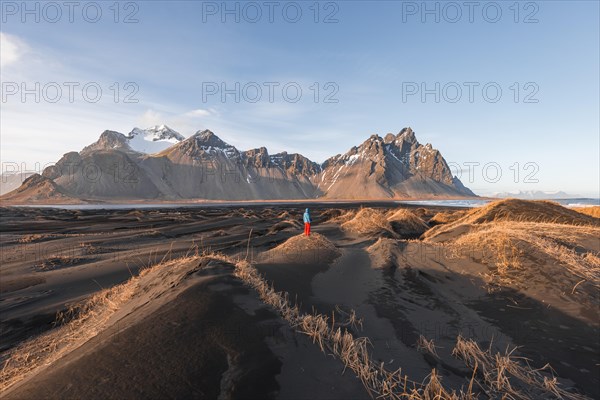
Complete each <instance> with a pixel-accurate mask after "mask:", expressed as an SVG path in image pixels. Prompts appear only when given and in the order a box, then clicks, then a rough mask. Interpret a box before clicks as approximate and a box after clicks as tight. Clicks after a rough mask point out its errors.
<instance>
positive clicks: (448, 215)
mask: <svg viewBox="0 0 600 400" xmlns="http://www.w3.org/2000/svg"><path fill="white" fill-rule="evenodd" d="M463 215H465V212H464V211H442V212H439V213H436V214H434V216H433V217H431V218H430V219H429V223H430V224H431V225H443V224H448V223H450V222H454V221H456V220H457V219H459V218H460V217H462V216H463Z"/></svg>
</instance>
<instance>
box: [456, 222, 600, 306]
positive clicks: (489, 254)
mask: <svg viewBox="0 0 600 400" xmlns="http://www.w3.org/2000/svg"><path fill="white" fill-rule="evenodd" d="M598 237H600V228H597V227H592V226H565V225H562V224H541V223H520V224H511V223H507V222H504V223H495V224H484V225H482V226H480V227H478V228H476V229H474V230H471V231H469V233H466V234H463V235H461V236H458V237H457V238H456V239H454V240H453V241H451V242H449V243H447V244H446V245H447V246H449V247H450V249H451V250H452V252H453V254H454V255H455V256H459V255H462V256H470V257H471V258H474V259H477V260H479V261H481V262H483V263H485V264H487V265H489V266H491V267H493V268H494V270H493V271H492V272H491V273H490V274H488V275H487V276H486V280H488V283H489V282H495V281H499V283H502V284H507V283H513V282H512V281H511V279H510V275H511V273H512V272H518V271H517V270H522V269H523V268H524V267H525V265H526V263H527V262H529V264H527V265H528V266H530V265H531V261H527V260H526V258H525V257H524V256H525V254H527V255H528V256H529V257H533V256H538V257H542V258H543V259H544V260H546V262H547V263H549V264H550V265H558V266H563V267H565V269H563V270H562V272H567V273H568V274H569V275H568V276H570V281H571V284H573V285H575V283H577V282H579V283H577V286H579V285H580V284H582V283H584V282H585V283H586V286H588V287H589V288H591V290H588V291H587V292H586V293H587V295H588V296H590V297H591V298H593V297H594V296H595V295H594V291H597V290H600V258H599V257H598V255H597V253H596V252H595V250H594V249H587V251H582V250H581V244H582V243H585V242H589V243H591V244H593V243H597V238H598ZM575 248H577V249H578V250H577V251H576V250H575ZM534 265H535V264H534ZM512 276H513V278H515V279H517V278H519V276H520V274H519V273H515V274H512ZM567 282H568V281H567ZM580 289H581V287H580ZM572 292H573V293H575V292H576V287H574V288H573V290H572Z"/></svg>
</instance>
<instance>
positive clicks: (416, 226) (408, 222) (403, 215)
mask: <svg viewBox="0 0 600 400" xmlns="http://www.w3.org/2000/svg"><path fill="white" fill-rule="evenodd" d="M387 220H388V221H389V222H390V223H391V224H392V228H393V230H394V231H395V232H396V233H400V234H405V235H416V236H420V235H421V234H423V233H424V232H425V231H426V230H428V229H429V225H427V224H426V223H425V221H423V219H421V218H420V217H419V216H417V215H416V214H415V213H414V212H413V211H411V210H408V209H406V208H400V209H398V210H392V211H390V212H389V213H388V215H387Z"/></svg>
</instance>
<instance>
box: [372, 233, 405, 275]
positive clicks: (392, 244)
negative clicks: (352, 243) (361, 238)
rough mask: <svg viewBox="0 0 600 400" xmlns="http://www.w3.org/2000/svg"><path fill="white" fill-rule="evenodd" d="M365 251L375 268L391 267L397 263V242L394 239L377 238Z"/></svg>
mask: <svg viewBox="0 0 600 400" xmlns="http://www.w3.org/2000/svg"><path fill="white" fill-rule="evenodd" d="M367 252H368V253H369V257H370V258H371V264H372V265H373V267H375V268H385V267H391V266H394V265H395V264H397V259H398V244H397V240H395V239H389V238H379V239H377V241H376V242H375V243H373V244H372V245H371V246H369V247H367Z"/></svg>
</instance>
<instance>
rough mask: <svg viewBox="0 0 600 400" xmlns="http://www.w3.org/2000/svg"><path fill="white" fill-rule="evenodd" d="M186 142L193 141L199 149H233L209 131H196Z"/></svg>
mask: <svg viewBox="0 0 600 400" xmlns="http://www.w3.org/2000/svg"><path fill="white" fill-rule="evenodd" d="M187 140H189V141H193V142H194V143H196V144H197V145H198V146H200V147H216V148H220V149H225V148H229V147H233V146H231V145H230V144H228V143H225V142H224V141H223V140H221V138H219V137H218V136H217V135H215V134H214V132H213V131H211V130H209V129H204V130H202V131H197V132H196V133H194V134H193V135H192V136H191V137H190V138H189V139H187Z"/></svg>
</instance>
